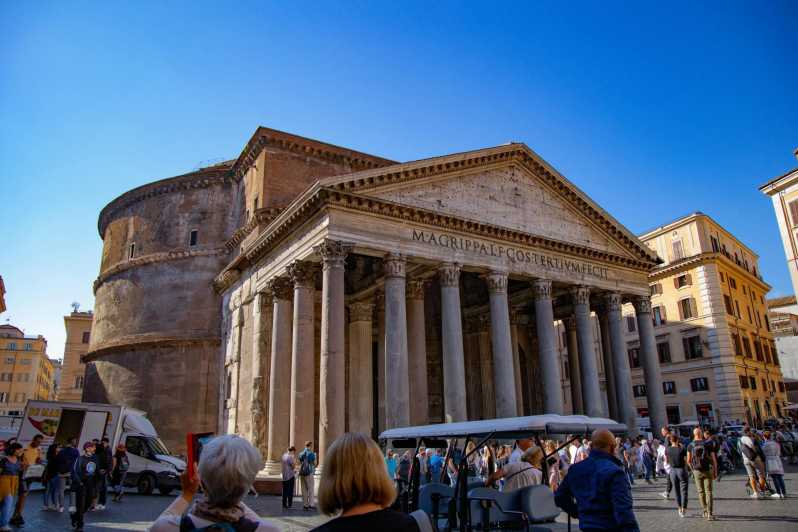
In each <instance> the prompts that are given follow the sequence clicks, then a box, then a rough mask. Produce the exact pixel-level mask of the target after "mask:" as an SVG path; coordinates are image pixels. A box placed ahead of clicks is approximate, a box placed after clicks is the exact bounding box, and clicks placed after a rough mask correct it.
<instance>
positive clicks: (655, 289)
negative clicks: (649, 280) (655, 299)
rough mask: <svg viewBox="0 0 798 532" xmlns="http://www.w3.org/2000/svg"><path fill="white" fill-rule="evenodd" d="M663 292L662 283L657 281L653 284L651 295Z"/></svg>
mask: <svg viewBox="0 0 798 532" xmlns="http://www.w3.org/2000/svg"><path fill="white" fill-rule="evenodd" d="M660 294H662V284H660V283H656V284H652V285H651V295H652V296H657V295H660Z"/></svg>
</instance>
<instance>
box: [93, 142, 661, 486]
mask: <svg viewBox="0 0 798 532" xmlns="http://www.w3.org/2000/svg"><path fill="white" fill-rule="evenodd" d="M99 232H100V236H101V237H102V238H103V241H104V245H103V256H102V264H101V267H100V274H99V276H98V278H97V280H96V281H95V294H96V305H95V321H94V326H93V333H92V339H91V346H90V350H89V353H88V354H87V355H86V356H85V360H86V361H87V362H88V363H89V364H88V367H87V381H86V389H85V391H84V400H89V401H103V402H105V401H107V402H112V403H122V404H128V405H131V406H134V407H137V408H141V409H143V410H145V411H147V412H148V413H149V415H150V417H151V418H152V419H153V421H154V423H155V425H156V427H157V428H158V429H159V431H160V432H161V433H162V434H163V436H164V438H165V440H166V441H167V443H169V444H171V445H172V446H174V447H177V448H180V447H181V444H182V441H183V438H184V435H185V433H186V432H198V431H205V430H209V431H214V432H223V433H238V434H242V435H244V436H246V437H248V438H250V439H251V440H252V441H253V442H254V443H255V444H256V445H258V446H259V448H260V449H261V450H262V452H263V453H264V456H265V457H266V458H267V468H269V469H270V470H271V471H278V470H279V469H278V467H279V463H278V462H279V457H280V455H281V453H282V452H283V450H284V449H285V448H286V447H287V446H288V445H289V444H294V445H297V446H300V445H301V444H302V443H304V441H306V440H314V441H316V442H318V445H319V448H320V450H321V453H322V456H321V460H322V462H323V453H324V449H325V448H326V446H328V445H329V444H330V442H332V440H334V439H335V438H336V437H337V436H338V435H340V434H342V433H343V432H345V431H355V430H357V431H363V432H366V433H369V434H372V435H376V434H377V433H378V432H379V431H380V430H383V429H384V428H390V427H397V426H407V425H412V424H426V423H436V422H444V421H459V420H471V419H484V418H492V417H508V416H518V415H531V414H537V413H544V412H545V413H561V414H569V413H583V414H585V415H589V416H602V417H610V416H611V417H614V418H616V419H618V420H619V421H622V422H625V423H627V424H628V425H629V426H630V428H632V430H635V426H636V423H637V415H638V414H637V412H636V410H635V408H634V404H633V403H634V402H633V398H632V385H631V374H630V367H629V359H628V356H627V350H626V345H625V342H624V337H623V331H622V323H621V306H622V305H625V304H631V305H634V309H635V312H636V321H637V325H638V329H639V332H640V340H641V341H640V355H639V356H640V360H641V365H642V367H643V369H644V375H645V383H646V388H647V390H648V394H647V401H648V413H649V416H650V421H651V426H652V427H658V426H662V425H664V424H665V423H666V415H665V405H664V401H663V394H662V384H661V375H660V368H659V361H658V356H657V349H656V344H655V336H654V329H653V324H652V317H651V303H650V299H649V296H650V288H649V282H648V280H647V275H648V273H649V272H650V271H651V270H652V269H653V268H655V267H656V265H657V264H658V263H659V262H660V259H659V258H658V257H657V256H656V254H655V253H654V252H653V251H651V250H650V249H649V248H648V247H646V246H645V245H643V244H642V243H641V242H640V241H639V240H638V239H637V238H636V237H635V236H634V235H633V234H632V233H631V232H630V231H629V230H628V229H626V228H625V227H624V226H623V225H621V224H620V223H619V222H618V221H617V220H615V219H614V218H613V217H612V216H611V215H610V214H609V213H608V212H607V211H605V210H604V209H602V208H601V207H600V206H599V205H597V204H596V203H595V202H594V201H593V200H591V199H590V198H589V197H588V196H587V195H586V194H585V193H584V192H582V191H581V190H580V189H579V188H578V187H577V186H576V185H575V184H574V183H572V182H571V181H569V180H568V179H566V178H565V177H564V176H563V175H561V174H560V173H559V172H557V170H555V169H554V168H553V167H552V166H551V165H550V164H548V163H547V162H546V161H544V160H543V159H542V158H541V157H540V156H539V155H538V154H536V153H535V152H534V151H532V150H531V149H530V148H529V147H527V146H526V145H525V144H522V143H508V144H505V145H501V146H496V147H490V148H485V149H479V150H474V151H467V152H461V153H454V154H450V155H443V156H440V157H433V158H429V159H423V160H418V161H412V162H406V163H399V162H395V161H391V160H388V159H384V158H381V157H376V156H372V155H368V154H365V153H360V152H357V151H354V150H350V149H347V148H342V147H338V146H334V145H330V144H326V143H323V142H319V141H315V140H311V139H307V138H303V137H300V136H296V135H292V134H288V133H284V132H280V131H276V130H272V129H268V128H258V129H257V131H256V132H255V134H254V135H253V136H252V138H251V139H250V141H249V142H248V143H247V145H246V147H245V148H244V150H243V151H242V152H241V154H240V156H239V157H238V158H237V159H235V160H233V161H227V162H223V163H219V164H216V165H212V166H208V167H205V168H200V169H198V170H196V171H194V172H191V173H189V174H185V175H181V176H177V177H173V178H168V179H163V180H160V181H156V182H153V183H150V184H147V185H144V186H142V187H139V188H136V189H133V190H131V191H129V192H126V193H124V194H123V195H121V196H120V197H118V198H117V199H115V200H114V201H112V202H111V203H110V204H108V205H107V206H106V207H105V208H104V209H103V211H102V213H101V214H100V219H99ZM558 331H562V333H560V332H558ZM561 338H563V341H564V342H565V343H566V344H567V347H568V348H567V353H566V354H565V355H564V356H561V354H560V351H559V349H558V345H559V342H560V340H561Z"/></svg>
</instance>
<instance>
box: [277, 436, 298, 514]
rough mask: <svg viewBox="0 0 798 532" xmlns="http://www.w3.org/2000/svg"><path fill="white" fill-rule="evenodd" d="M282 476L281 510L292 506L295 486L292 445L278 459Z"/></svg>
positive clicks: (293, 449) (293, 448)
mask: <svg viewBox="0 0 798 532" xmlns="http://www.w3.org/2000/svg"><path fill="white" fill-rule="evenodd" d="M280 463H281V465H282V474H283V508H291V507H292V506H294V488H295V486H296V447H294V446H293V445H292V446H290V447H289V448H288V450H287V451H285V452H284V453H283V456H282V458H280Z"/></svg>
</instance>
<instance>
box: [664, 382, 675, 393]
mask: <svg viewBox="0 0 798 532" xmlns="http://www.w3.org/2000/svg"><path fill="white" fill-rule="evenodd" d="M662 393H664V394H665V395H676V382H675V381H663V382H662Z"/></svg>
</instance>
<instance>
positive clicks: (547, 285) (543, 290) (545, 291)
mask: <svg viewBox="0 0 798 532" xmlns="http://www.w3.org/2000/svg"><path fill="white" fill-rule="evenodd" d="M531 284H532V293H533V294H534V298H535V301H537V300H539V299H551V281H550V280H549V279H535V280H534V281H532V283H531Z"/></svg>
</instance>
